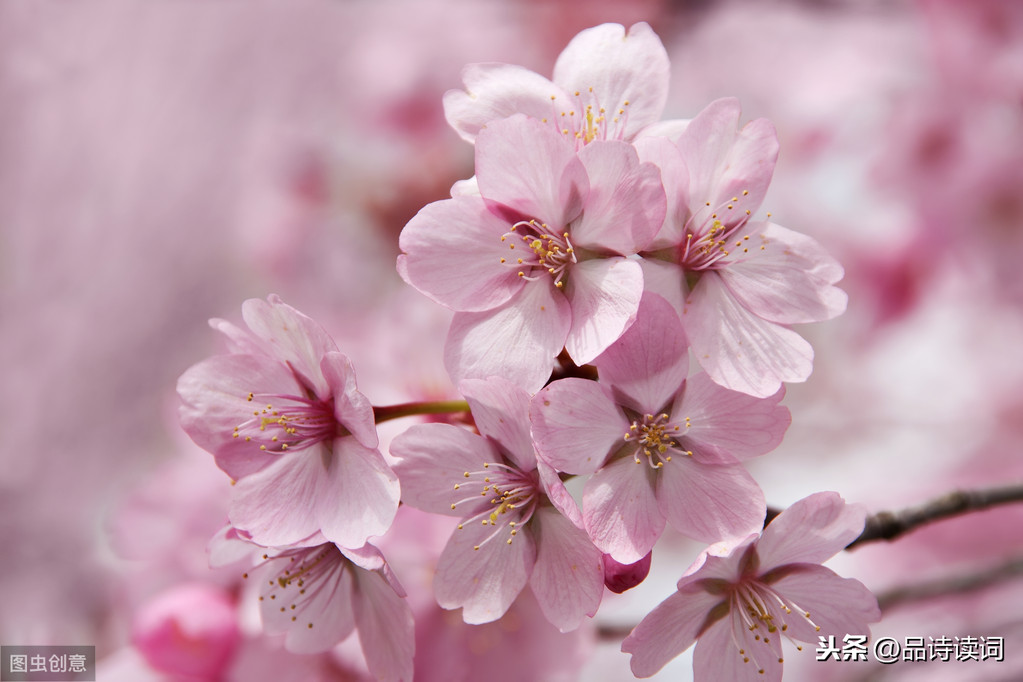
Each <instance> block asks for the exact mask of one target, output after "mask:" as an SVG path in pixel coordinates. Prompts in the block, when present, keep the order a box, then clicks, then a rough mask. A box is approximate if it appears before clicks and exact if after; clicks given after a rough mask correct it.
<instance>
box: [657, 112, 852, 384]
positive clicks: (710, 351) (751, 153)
mask: <svg viewBox="0 0 1023 682" xmlns="http://www.w3.org/2000/svg"><path fill="white" fill-rule="evenodd" d="M739 116H740V111H739V103H738V101H737V100H734V99H721V100H717V101H716V102H713V103H711V104H710V105H709V106H708V107H707V108H706V109H704V110H703V111H702V112H701V113H700V114H698V115H697V116H696V117H695V118H694V119H693V120H692V121H691V122H690V123H689V125H688V126H687V127H686V129H685V130H684V131H683V132H682V134H681V135H680V136H679V137H678V140H677V143H675V144H671V143H670V142H669V141H668V140H667V139H664V138H650V139H645V140H641V141H639V142H637V148H638V150H639V153H640V158H642V159H643V160H645V161H652V162H654V163H656V164H657V165H658V167H659V168H660V169H661V175H662V178H663V181H664V187H665V193H666V195H667V201H668V209H667V217H666V219H665V222H664V225H663V227H662V229H661V231H660V232H659V233H658V235H657V237H656V238H655V239H654V241H653V244H652V245H651V247H650V249H649V251H648V252H646V253H644V255H645V256H646V257H647V258H646V260H645V261H644V277H645V278H646V284H647V289H648V290H652V291H655V292H657V293H659V294H661V295H662V296H664V297H666V298H667V299H668V300H669V301H671V302H672V303H673V304H675V306H676V307H677V308H678V310H679V312H680V313H681V315H682V321H683V324H684V326H685V330H686V335H687V336H688V337H689V342H690V343H691V344H692V350H693V354H694V356H695V358H696V359H697V361H698V362H699V363H700V366H701V367H702V368H703V369H704V371H706V372H707V374H708V375H709V376H710V377H711V378H712V379H713V380H714V381H715V382H717V383H719V384H720V385H722V386H724V387H726V388H730V389H733V390H737V391H742V392H744V393H749V394H750V395H754V396H758V397H767V396H769V395H772V394H774V393H775V392H777V390H778V389H779V387H780V386H781V384H782V382H786V381H804V380H806V378H807V377H808V376H809V375H810V372H811V371H812V369H813V349H812V348H811V347H810V344H809V343H807V342H806V340H804V339H803V338H802V337H801V336H799V335H798V334H797V333H795V332H794V331H792V330H791V329H789V327H788V325H791V324H795V323H803V322H818V321H821V320H826V319H830V318H832V317H834V316H836V315H838V314H840V313H841V312H843V311H844V310H845V304H846V296H845V293H844V292H843V291H841V290H840V289H838V288H836V287H834V286H832V285H833V284H834V283H835V282H837V281H838V280H839V279H841V277H842V274H843V273H842V268H841V266H840V265H839V264H838V263H837V262H836V261H835V260H834V259H833V258H831V257H830V256H829V255H828V254H827V253H826V252H825V251H824V249H823V248H822V247H821V246H820V245H819V244H818V243H817V242H816V241H814V240H813V239H811V238H810V237H807V236H805V235H802V234H799V233H797V232H793V231H791V230H788V229H785V228H784V227H781V226H779V225H776V224H774V223H772V222H769V221H767V220H759V219H754V217H753V214H754V213H755V212H756V211H757V210H758V209H759V208H760V204H761V202H762V200H763V198H764V195H765V193H766V192H767V187H768V185H769V184H770V181H771V175H772V173H773V172H774V165H775V161H776V159H777V155H778V139H777V135H776V133H775V130H774V127H773V126H772V125H771V124H770V122H768V121H767V120H766V119H757V120H755V121H752V122H750V123H748V124H746V125H745V126H744V127H742V128H739ZM769 216H770V214H768V217H769Z"/></svg>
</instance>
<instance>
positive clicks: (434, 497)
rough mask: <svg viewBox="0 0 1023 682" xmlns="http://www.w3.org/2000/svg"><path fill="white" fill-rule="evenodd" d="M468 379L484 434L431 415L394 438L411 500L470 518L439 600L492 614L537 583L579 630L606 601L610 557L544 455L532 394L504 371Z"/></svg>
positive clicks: (445, 563) (548, 606)
mask: <svg viewBox="0 0 1023 682" xmlns="http://www.w3.org/2000/svg"><path fill="white" fill-rule="evenodd" d="M461 387H462V391H463V393H464V394H465V396H466V399H467V400H468V401H469V404H470V406H471V407H472V414H473V417H474V419H475V420H476V426H477V428H478V429H479V432H480V435H476V434H474V433H471V432H469V431H468V430H466V429H462V428H459V427H456V426H451V425H448V424H423V425H418V426H413V427H411V428H410V429H409V430H408V431H406V432H405V433H404V434H402V435H400V436H398V437H397V438H396V439H395V440H394V442H393V443H392V444H391V453H392V454H394V455H395V456H397V457H399V458H400V461H399V463H398V464H397V465H396V466H395V470H396V471H397V472H398V474H399V476H401V478H402V481H403V482H404V490H405V496H404V498H403V499H404V502H405V503H406V504H409V505H411V506H413V507H416V508H418V509H422V510H424V511H429V512H434V513H440V514H447V515H451V516H459V517H461V518H462V522H461V523H460V524H459V525H458V529H457V530H456V531H455V532H454V533H453V534H452V536H451V539H450V540H449V541H448V543H447V546H446V547H445V548H444V552H443V553H442V554H441V557H440V560H439V562H438V566H437V574H436V578H435V580H434V591H435V592H436V596H437V601H438V603H439V604H440V605H441V606H443V607H444V608H448V609H454V608H458V607H462V608H463V612H462V616H463V618H464V620H465V622H466V623H473V624H478V623H487V622H491V621H494V620H497V619H498V618H500V617H501V616H502V615H504V614H505V612H507V610H508V608H509V607H510V606H511V604H512V602H513V601H514V600H515V598H516V597H517V596H518V595H519V593H520V592H521V591H522V590H523V588H525V586H526V584H527V583H528V584H529V586H530V587H531V588H532V591H533V593H534V594H535V595H536V596H537V599H538V601H539V603H540V608H541V609H543V612H544V615H545V616H546V617H547V619H548V620H549V621H550V622H551V623H553V624H554V625H556V626H557V627H558V628H559V629H560V630H562V631H563V632H564V631H568V630H572V629H574V628H576V627H578V626H579V624H580V622H581V621H582V618H583V616H584V615H590V616H592V615H593V614H594V613H595V612H596V610H597V607H598V606H599V604H600V598H601V595H602V593H603V576H604V572H603V564H602V562H601V556H600V552H599V551H598V550H597V549H596V548H595V547H594V546H593V544H592V543H591V542H590V540H589V538H587V537H586V533H585V532H584V531H583V530H582V529H581V520H580V519H579V511H578V508H576V507H575V503H574V502H573V501H572V499H571V497H570V496H569V495H568V492H567V491H566V490H565V488H564V484H563V483H562V482H561V481H560V479H558V477H557V475H556V474H555V473H554V471H553V470H551V469H550V468H549V467H547V466H545V465H544V464H543V463H542V462H538V461H537V459H536V454H535V451H534V449H533V443H532V440H531V438H530V434H529V396H528V395H527V394H526V392H525V391H524V390H522V389H521V388H519V387H517V386H515V385H513V384H511V383H509V382H508V381H506V380H504V379H501V378H500V377H492V378H490V379H488V380H485V381H484V380H466V381H464V382H462V386H461ZM566 515H567V516H566Z"/></svg>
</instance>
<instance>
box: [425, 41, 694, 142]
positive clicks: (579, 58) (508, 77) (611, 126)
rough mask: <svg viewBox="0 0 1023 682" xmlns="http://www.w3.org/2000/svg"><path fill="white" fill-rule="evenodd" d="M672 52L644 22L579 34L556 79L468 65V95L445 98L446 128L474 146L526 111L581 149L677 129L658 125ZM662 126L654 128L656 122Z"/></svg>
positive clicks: (463, 92) (557, 66) (557, 69)
mask: <svg viewBox="0 0 1023 682" xmlns="http://www.w3.org/2000/svg"><path fill="white" fill-rule="evenodd" d="M668 71H669V63H668V54H667V52H665V50H664V46H663V45H662V44H661V40H660V38H658V37H657V35H656V34H655V33H654V32H653V31H652V30H651V29H650V26H649V25H648V24H646V23H643V22H641V23H638V24H634V25H633V26H631V27H630V28H629V29H628V31H626V29H625V27H624V26H622V25H621V24H601V25H600V26H594V27H593V28H588V29H586V30H584V31H582V32H580V33H579V34H578V35H576V36H575V37H574V38H573V39H572V40H571V41H570V42H569V44H568V46H567V47H566V48H565V49H564V51H563V52H562V53H561V55H560V56H559V57H558V59H557V62H556V63H555V65H554V75H553V81H552V80H548V79H547V78H545V77H543V76H541V75H540V74H538V73H535V72H533V71H530V70H529V69H526V68H523V67H521V66H514V65H511V64H499V63H489V64H470V65H469V66H467V67H465V69H464V70H463V71H462V82H463V84H464V86H465V90H449V91H448V92H447V93H445V95H444V113H445V115H446V116H447V119H448V123H450V124H451V127H452V128H454V129H455V130H456V131H458V133H459V135H461V136H462V137H463V138H464V139H466V140H468V141H470V142H472V141H474V140H475V139H476V137H477V135H478V134H479V132H480V130H481V129H482V128H483V127H485V126H486V125H487V124H488V123H490V122H491V121H494V120H498V119H502V118H507V117H508V116H511V115H512V114H516V113H523V114H527V115H529V116H532V117H533V118H535V119H539V120H541V121H543V122H545V123H549V124H550V125H551V126H552V127H553V128H554V129H555V130H557V131H558V132H560V133H562V134H563V135H565V136H567V137H570V138H572V139H574V140H576V142H577V144H578V145H580V146H581V145H584V144H587V143H589V142H591V141H593V140H625V141H631V140H633V139H635V138H636V137H637V136H638V135H641V134H644V133H646V134H649V133H654V132H660V131H662V130H666V131H675V130H680V129H681V124H680V123H679V122H668V123H658V122H659V121H660V118H661V113H662V112H663V110H664V105H665V102H666V101H667V98H668V77H669V74H668ZM655 124H656V125H655Z"/></svg>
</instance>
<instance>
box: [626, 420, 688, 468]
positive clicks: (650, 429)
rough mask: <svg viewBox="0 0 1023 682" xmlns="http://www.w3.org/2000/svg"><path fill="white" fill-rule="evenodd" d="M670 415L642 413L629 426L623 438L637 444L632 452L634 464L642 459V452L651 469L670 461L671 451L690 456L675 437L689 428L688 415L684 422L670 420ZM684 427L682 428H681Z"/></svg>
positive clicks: (639, 462)
mask: <svg viewBox="0 0 1023 682" xmlns="http://www.w3.org/2000/svg"><path fill="white" fill-rule="evenodd" d="M669 419H671V417H670V416H669V415H668V414H666V413H664V412H662V413H661V414H659V415H657V416H656V417H655V416H654V415H652V414H646V415H643V418H642V419H637V420H635V421H633V422H632V425H631V426H629V431H628V432H627V433H626V434H625V436H624V440H625V441H626V442H629V443H636V445H637V446H638V447H637V448H636V452H635V453H634V454H633V459H635V461H636V464H641V463H642V462H643V461H644V460H643V459H642V458H641V457H640V454H641V453H642V454H643V455H644V456H645V457H646V463H647V464H648V465H649V466H650V468H652V469H660V468H661V467H663V466H664V465H665V464H667V463H668V462H670V461H671V454H670V452H671V451H674V452H677V453H681V454H683V455H687V456H689V457H692V455H693V453H692V452H691V451H690V450H683V449H682V446H681V445H680V444H679V441H678V440H677V438H678V437H679V436H682V435H684V434H685V432H686V431H688V430H689V427H690V426H691V423H690V421H689V417H686V418H685V421H684V422H671V421H669ZM683 429H684V430H683Z"/></svg>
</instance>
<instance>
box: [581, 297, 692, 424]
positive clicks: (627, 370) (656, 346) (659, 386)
mask: <svg viewBox="0 0 1023 682" xmlns="http://www.w3.org/2000/svg"><path fill="white" fill-rule="evenodd" d="M688 349H689V346H688V344H687V343H686V338H685V333H684V332H683V331H682V323H681V322H679V319H678V315H677V314H676V313H675V310H674V309H673V308H672V307H671V305H670V304H669V303H668V302H667V301H665V300H664V299H663V298H661V297H660V296H657V295H656V294H649V293H648V294H644V295H643V299H642V301H641V302H640V305H639V314H638V317H637V318H636V321H635V322H634V323H633V325H632V326H631V327H629V329H628V330H627V331H626V332H625V333H624V334H622V336H621V338H620V339H618V340H617V341H615V342H614V343H613V344H611V346H610V347H608V349H607V350H606V351H604V352H603V353H601V354H600V356H599V357H598V358H597V359H596V360H594V362H593V364H594V365H596V366H597V370H598V371H599V373H600V383H601V384H603V385H605V386H610V387H612V388H613V390H614V392H615V396H616V398H617V399H618V400H619V401H620V402H622V404H624V405H626V406H628V407H629V408H631V409H632V410H634V411H636V412H638V413H640V414H647V413H650V414H656V413H658V412H660V411H663V410H665V408H666V407H667V406H668V405H669V403H670V402H671V400H672V399H673V398H674V396H675V394H676V393H678V391H679V389H680V388H681V387H682V384H683V383H684V382H685V380H686V374H687V372H688V371H689V354H688V352H687V351H688ZM623 398H624V400H623Z"/></svg>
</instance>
